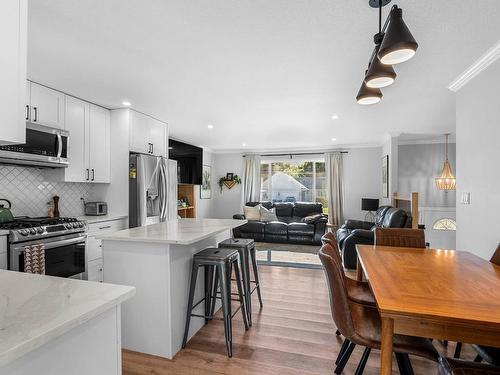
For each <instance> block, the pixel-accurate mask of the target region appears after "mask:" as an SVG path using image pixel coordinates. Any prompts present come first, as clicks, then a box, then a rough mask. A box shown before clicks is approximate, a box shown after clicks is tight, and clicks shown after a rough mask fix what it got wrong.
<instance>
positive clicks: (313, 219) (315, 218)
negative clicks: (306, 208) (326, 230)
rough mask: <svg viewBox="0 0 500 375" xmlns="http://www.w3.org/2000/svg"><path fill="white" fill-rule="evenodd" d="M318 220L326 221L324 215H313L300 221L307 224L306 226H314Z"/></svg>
mask: <svg viewBox="0 0 500 375" xmlns="http://www.w3.org/2000/svg"><path fill="white" fill-rule="evenodd" d="M319 220H322V221H326V217H325V215H323V214H315V215H310V216H306V217H305V218H303V219H302V221H303V222H304V223H307V224H314V223H316V222H317V221H319Z"/></svg>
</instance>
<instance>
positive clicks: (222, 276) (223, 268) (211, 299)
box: [182, 248, 249, 357]
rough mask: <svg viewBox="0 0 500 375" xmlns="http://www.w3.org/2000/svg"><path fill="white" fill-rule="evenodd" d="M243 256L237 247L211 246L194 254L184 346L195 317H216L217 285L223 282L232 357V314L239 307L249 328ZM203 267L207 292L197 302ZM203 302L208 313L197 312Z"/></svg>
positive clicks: (223, 304)
mask: <svg viewBox="0 0 500 375" xmlns="http://www.w3.org/2000/svg"><path fill="white" fill-rule="evenodd" d="M239 260H240V256H239V252H238V250H235V249H220V248H207V249H205V250H202V251H200V252H198V253H197V254H195V255H194V256H193V267H192V270H191V282H190V286H189V298H188V306H187V313H186V326H185V329H184V339H183V341H182V347H183V348H185V347H186V343H187V339H188V335H189V325H190V322H191V317H198V318H204V319H205V323H206V322H208V321H209V320H212V319H213V317H214V311H215V301H216V298H217V286H218V285H219V287H220V299H221V301H222V312H223V316H224V317H223V319H222V320H223V321H224V331H225V336H226V347H227V354H228V356H229V357H232V355H233V348H232V318H233V316H234V315H235V314H236V313H237V312H238V310H241V314H242V317H243V322H244V324H245V329H246V330H248V328H249V326H248V320H247V317H248V313H247V311H246V301H245V297H244V295H243V285H242V282H241V275H240V268H239V265H238V263H239ZM199 267H204V268H205V296H204V298H202V299H201V300H200V301H198V302H196V303H194V304H193V300H194V293H195V289H196V280H197V277H198V270H199ZM233 269H234V273H235V277H236V285H237V288H238V297H239V299H238V301H239V302H240V306H239V308H238V309H237V310H236V311H235V312H234V314H233V313H232V312H231V300H232V297H231V275H232V272H233ZM214 271H215V277H214ZM212 288H213V289H212ZM202 302H205V313H204V315H200V314H194V313H193V309H194V308H195V307H196V306H198V305H199V304H200V303H202Z"/></svg>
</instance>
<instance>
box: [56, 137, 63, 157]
mask: <svg viewBox="0 0 500 375" xmlns="http://www.w3.org/2000/svg"><path fill="white" fill-rule="evenodd" d="M56 135H57V157H58V158H60V157H61V155H62V148H63V142H62V136H61V134H59V133H57V134H56Z"/></svg>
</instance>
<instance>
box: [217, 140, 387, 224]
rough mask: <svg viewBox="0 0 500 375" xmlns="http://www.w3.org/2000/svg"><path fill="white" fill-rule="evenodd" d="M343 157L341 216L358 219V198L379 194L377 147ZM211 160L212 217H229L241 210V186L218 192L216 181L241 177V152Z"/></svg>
mask: <svg viewBox="0 0 500 375" xmlns="http://www.w3.org/2000/svg"><path fill="white" fill-rule="evenodd" d="M343 158H344V184H345V185H344V187H345V197H344V198H345V201H344V203H345V207H344V213H345V217H346V218H354V219H362V218H364V216H365V212H363V211H361V198H378V197H379V195H380V147H374V148H356V149H351V150H349V153H348V154H344V155H343ZM212 160H213V162H214V168H213V170H212V174H213V180H214V182H213V187H212V194H213V196H214V198H215V199H214V202H213V217H216V218H230V217H232V215H234V214H235V213H241V212H242V194H243V193H242V186H241V185H237V186H235V187H233V188H232V189H231V190H228V189H227V188H225V187H224V188H223V191H222V193H221V192H220V188H219V186H218V181H219V178H221V177H223V176H225V175H226V173H228V172H232V173H234V174H237V175H239V176H240V177H241V176H242V174H243V159H242V154H214V155H213V158H212Z"/></svg>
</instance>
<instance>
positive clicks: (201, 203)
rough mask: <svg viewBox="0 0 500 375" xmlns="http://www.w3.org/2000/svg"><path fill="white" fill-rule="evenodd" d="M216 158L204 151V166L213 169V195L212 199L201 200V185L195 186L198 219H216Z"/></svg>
mask: <svg viewBox="0 0 500 375" xmlns="http://www.w3.org/2000/svg"><path fill="white" fill-rule="evenodd" d="M213 159H214V156H213V154H212V153H211V152H208V151H206V150H203V165H209V166H211V167H212V179H211V180H212V181H211V182H212V184H211V185H212V195H211V197H210V199H201V198H200V189H201V186H200V185H196V186H195V196H196V217H197V218H211V217H214V203H215V196H216V194H218V186H217V181H216V179H215V176H214V161H213Z"/></svg>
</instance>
